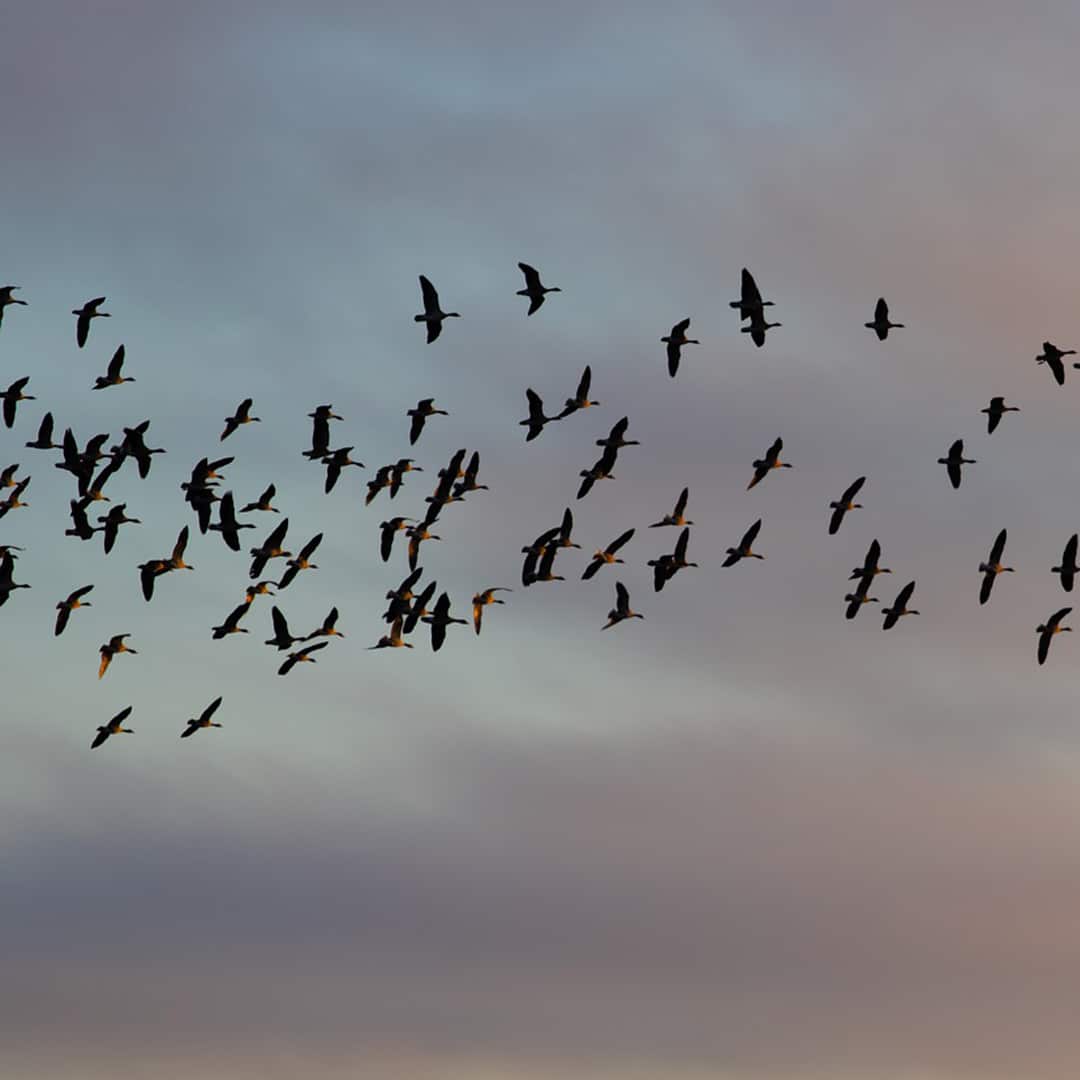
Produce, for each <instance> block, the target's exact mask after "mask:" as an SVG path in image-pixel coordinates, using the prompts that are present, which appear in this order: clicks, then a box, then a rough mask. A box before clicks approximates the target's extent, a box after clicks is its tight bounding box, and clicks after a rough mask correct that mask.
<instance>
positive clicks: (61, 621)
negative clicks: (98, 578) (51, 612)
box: [53, 585, 94, 637]
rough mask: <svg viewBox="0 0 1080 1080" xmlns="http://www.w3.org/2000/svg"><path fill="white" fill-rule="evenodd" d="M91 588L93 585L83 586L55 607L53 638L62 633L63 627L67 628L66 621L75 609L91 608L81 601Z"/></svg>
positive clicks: (86, 602) (87, 603) (88, 603)
mask: <svg viewBox="0 0 1080 1080" xmlns="http://www.w3.org/2000/svg"><path fill="white" fill-rule="evenodd" d="M93 587H94V586H93V585H84V586H83V587H82V588H81V589H76V590H75V591H74V592H73V593H71V594H70V595H69V596H68V598H67V599H66V600H61V601H60V603H59V604H57V605H56V628H55V629H54V630H53V635H54V636H55V637H59V636H60V635H61V634H62V633H63V632H64V627H66V626H67V624H68V619H70V618H71V613H72V612H73V611H74V610H75V609H76V608H80V607H92V606H93V605H92V604H91V603H90V601H89V600H86V601H85V602H84V601H83V599H82V597H84V596H85V595H86V594H87V593H88V592H90V590H91V589H93Z"/></svg>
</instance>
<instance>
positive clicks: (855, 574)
mask: <svg viewBox="0 0 1080 1080" xmlns="http://www.w3.org/2000/svg"><path fill="white" fill-rule="evenodd" d="M880 558H881V544H880V543H879V542H878V541H877V539H876V538H875V539H873V540H871V541H870V546H869V547H868V548H867V549H866V556H865V557H864V558H863V564H862V566H856V567H855V569H854V570H852V571H851V573H850V574H849V575H848V581H856V580H857V581H859V582H860V583H865V584H866V585H867V586H868V587H869V585H870V583H871V582H872V581H873V580H874V578H876V577H877V576H878V574H891V573H892V570H890V569H889V567H887V566H879V565H878V560H879V559H880Z"/></svg>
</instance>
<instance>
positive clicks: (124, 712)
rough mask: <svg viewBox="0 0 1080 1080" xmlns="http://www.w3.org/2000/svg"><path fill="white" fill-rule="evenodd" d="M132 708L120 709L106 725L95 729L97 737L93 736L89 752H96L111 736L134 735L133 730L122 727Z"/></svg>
mask: <svg viewBox="0 0 1080 1080" xmlns="http://www.w3.org/2000/svg"><path fill="white" fill-rule="evenodd" d="M131 709H132V706H130V705H129V706H128V707H127V708H126V709H121V710H120V711H119V712H118V713H117V714H116V715H115V716H114V717H113V718H112V719H111V720H110V721H109V722H108V723H107V724H102V725H101V726H100V727H99V728H98V729H97V735H95V736H94V741H93V742H92V743H91V744H90V749H91V750H96V749H97V748H98V747H99V746H100V745H101V744H102V743H103V742H105V740H106V739H108V738H109V737H110V736H112V735H120V734H124V735H131V734H133V733H134V730H135V729H134V728H129V727H123V726H122V725H123V723H124V721H125V720H126V719H127V718H128V717H129V716H130V715H131Z"/></svg>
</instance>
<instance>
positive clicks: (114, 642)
mask: <svg viewBox="0 0 1080 1080" xmlns="http://www.w3.org/2000/svg"><path fill="white" fill-rule="evenodd" d="M129 637H131V635H130V634H114V635H113V636H112V637H111V638H109V640H108V641H107V642H106V643H105V644H104V645H102V646H101V648H100V649H98V652H99V653H101V664H100V666H99V667H98V676H97V677H98V678H99V679H100V678H103V677H104V675H105V672H106V671H108V669H109V665H110V664H111V663H112V660H113V657H114V656H118V655H119V654H120V653H125V652H126V653H131V655H132V656H136V655H138V650H137V649H132V648H130V647H129V646H128V645H127V644H126V643H125V642H124V638H129Z"/></svg>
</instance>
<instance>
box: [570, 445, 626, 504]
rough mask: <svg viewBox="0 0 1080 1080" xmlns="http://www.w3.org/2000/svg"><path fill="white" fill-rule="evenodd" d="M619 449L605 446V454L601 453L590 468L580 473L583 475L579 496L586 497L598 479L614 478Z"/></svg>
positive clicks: (580, 497)
mask: <svg viewBox="0 0 1080 1080" xmlns="http://www.w3.org/2000/svg"><path fill="white" fill-rule="evenodd" d="M617 453H618V451H617V450H615V449H614V448H613V447H611V446H606V447H604V452H603V454H601V455H600V460H599V461H597V462H594V463H593V465H592V466H591V467H590V468H588V469H582V470H581V472H580V473H578V475H579V476H580V477H582V481H581V485H580V486H579V487H578V493H577V497H578V498H579V499H584V498H585V496H586V495H588V494H589V492H590V491H592V489H593V484H595V483H596V481H597V480H614V479H615V474H614V473H613V472H612V471H611V470H612V469H613V468H615V457H616V455H617Z"/></svg>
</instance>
